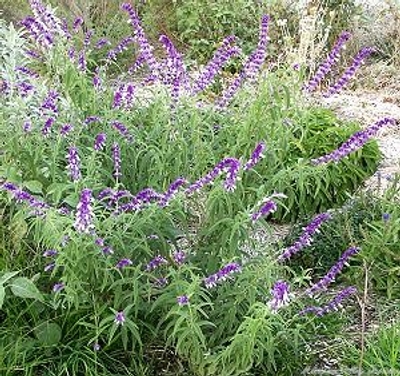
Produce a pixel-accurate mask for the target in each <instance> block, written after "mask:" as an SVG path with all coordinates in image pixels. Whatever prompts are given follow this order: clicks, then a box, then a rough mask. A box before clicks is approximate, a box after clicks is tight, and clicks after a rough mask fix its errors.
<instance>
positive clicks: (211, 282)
mask: <svg viewBox="0 0 400 376" xmlns="http://www.w3.org/2000/svg"><path fill="white" fill-rule="evenodd" d="M241 271H242V267H241V266H240V265H239V264H238V263H236V262H232V263H230V264H227V265H225V266H224V267H223V268H222V269H220V270H219V271H218V272H217V273H215V274H211V275H210V276H208V277H207V278H205V279H204V285H205V286H206V288H208V289H209V288H212V287H215V286H217V284H220V283H221V282H224V281H226V280H227V279H228V278H229V277H230V276H231V275H232V274H234V273H240V272H241Z"/></svg>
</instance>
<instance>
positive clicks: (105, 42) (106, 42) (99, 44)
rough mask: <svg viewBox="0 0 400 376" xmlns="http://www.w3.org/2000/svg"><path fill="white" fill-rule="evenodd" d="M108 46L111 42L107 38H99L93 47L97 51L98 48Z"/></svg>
mask: <svg viewBox="0 0 400 376" xmlns="http://www.w3.org/2000/svg"><path fill="white" fill-rule="evenodd" d="M110 44H111V42H110V41H109V40H108V39H107V38H100V39H99V40H98V41H97V42H96V44H95V46H94V47H95V48H96V49H98V50H99V49H100V48H102V47H104V46H105V45H110Z"/></svg>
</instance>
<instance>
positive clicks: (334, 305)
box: [299, 286, 357, 317]
mask: <svg viewBox="0 0 400 376" xmlns="http://www.w3.org/2000/svg"><path fill="white" fill-rule="evenodd" d="M356 292H357V289H356V288H355V287H353V286H350V287H346V288H345V289H343V290H341V291H340V292H339V293H338V294H337V295H336V296H335V297H334V298H333V299H332V300H331V301H330V302H329V303H327V304H326V305H324V306H323V307H316V306H311V307H306V308H305V309H303V310H302V311H300V312H299V314H300V315H305V314H307V313H314V314H315V315H316V316H319V317H320V316H323V315H325V314H327V313H329V312H332V311H337V310H338V309H339V308H340V307H341V305H342V302H343V301H344V300H346V299H347V298H348V297H349V296H350V295H353V294H355V293H356Z"/></svg>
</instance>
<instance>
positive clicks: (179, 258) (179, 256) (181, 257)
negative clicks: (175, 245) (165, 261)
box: [172, 251, 187, 266]
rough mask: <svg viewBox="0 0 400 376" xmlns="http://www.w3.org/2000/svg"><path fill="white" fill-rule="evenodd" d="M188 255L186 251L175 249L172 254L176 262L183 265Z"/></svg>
mask: <svg viewBox="0 0 400 376" xmlns="http://www.w3.org/2000/svg"><path fill="white" fill-rule="evenodd" d="M186 256H187V255H186V253H185V252H183V251H175V252H174V253H173V254H172V259H173V260H174V262H175V264H177V265H179V266H180V265H183V263H184V262H185V260H186Z"/></svg>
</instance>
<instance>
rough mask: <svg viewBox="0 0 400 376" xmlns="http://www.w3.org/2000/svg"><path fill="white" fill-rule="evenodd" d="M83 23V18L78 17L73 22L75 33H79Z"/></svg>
mask: <svg viewBox="0 0 400 376" xmlns="http://www.w3.org/2000/svg"><path fill="white" fill-rule="evenodd" d="M82 25H83V18H82V17H76V18H75V20H74V23H73V24H72V29H73V30H74V32H75V33H77V32H78V31H79V28H80V27H81V26H82Z"/></svg>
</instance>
